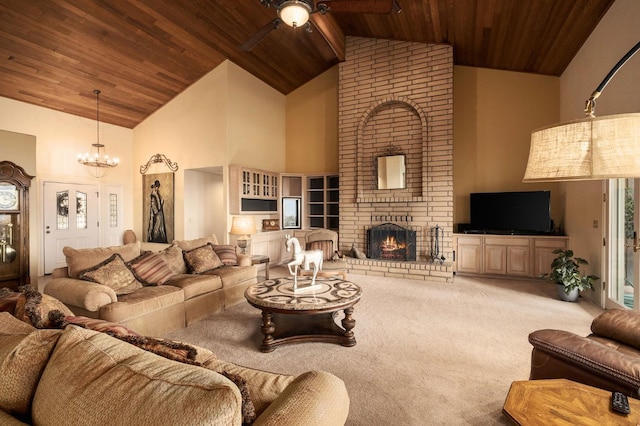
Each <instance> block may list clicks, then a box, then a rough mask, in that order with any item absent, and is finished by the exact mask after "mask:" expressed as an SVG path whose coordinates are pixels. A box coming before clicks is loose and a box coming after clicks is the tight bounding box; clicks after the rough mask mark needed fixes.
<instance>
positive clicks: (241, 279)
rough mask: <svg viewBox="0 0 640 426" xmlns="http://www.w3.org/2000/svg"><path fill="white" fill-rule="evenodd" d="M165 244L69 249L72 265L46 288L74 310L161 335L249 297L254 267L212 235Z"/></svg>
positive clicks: (68, 259) (254, 278) (55, 274)
mask: <svg viewBox="0 0 640 426" xmlns="http://www.w3.org/2000/svg"><path fill="white" fill-rule="evenodd" d="M160 247H161V248H162V250H159V251H147V250H141V244H140V242H139V241H134V242H129V243H127V244H123V245H121V246H112V247H99V248H90V249H73V248H71V247H65V248H64V249H63V253H64V255H65V258H66V262H67V266H66V267H63V268H57V269H55V270H54V271H53V272H52V274H51V276H52V279H51V280H50V281H49V282H48V283H47V284H46V285H45V287H44V293H45V294H47V295H50V296H53V297H55V298H56V299H58V300H60V301H62V302H63V303H64V304H65V305H67V306H68V307H69V308H70V309H71V310H72V311H73V312H74V313H75V315H80V316H86V317H90V318H98V319H103V320H106V321H110V322H116V323H121V324H124V325H127V326H129V327H131V328H133V329H135V330H136V331H138V332H139V333H141V334H143V335H146V336H159V337H160V336H163V335H165V334H166V333H168V332H170V331H173V330H176V329H179V328H183V327H186V326H187V325H189V324H191V323H193V322H196V321H198V320H200V319H202V318H204V317H206V316H209V315H211V314H212V313H215V312H220V311H222V310H224V309H225V307H229V306H232V305H235V304H237V303H240V302H241V301H243V300H244V296H243V294H244V290H245V289H246V288H247V287H248V286H250V285H251V284H255V283H256V282H257V268H256V266H253V265H252V264H251V258H250V257H249V256H247V255H242V254H236V250H235V247H234V246H229V245H220V244H218V240H217V238H216V236H215V235H211V236H209V237H205V238H199V239H194V240H182V241H174V242H173V244H171V245H168V246H160Z"/></svg>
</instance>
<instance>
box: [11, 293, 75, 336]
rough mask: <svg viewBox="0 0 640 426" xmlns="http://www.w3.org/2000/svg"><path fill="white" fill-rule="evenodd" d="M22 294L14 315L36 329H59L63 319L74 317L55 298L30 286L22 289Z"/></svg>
mask: <svg viewBox="0 0 640 426" xmlns="http://www.w3.org/2000/svg"><path fill="white" fill-rule="evenodd" d="M20 293H21V294H20V295H19V297H18V301H17V302H16V308H15V311H14V315H15V317H16V318H18V319H19V320H22V321H24V322H26V323H28V324H31V325H32V326H34V327H36V328H58V325H59V322H60V319H61V318H64V317H65V316H67V315H73V312H71V310H70V309H69V308H67V307H66V306H65V305H64V303H62V302H60V301H59V300H58V299H56V298H55V297H51V296H49V295H47V294H41V293H40V292H39V291H38V290H36V289H35V288H33V287H31V286H30V285H25V286H22V287H20Z"/></svg>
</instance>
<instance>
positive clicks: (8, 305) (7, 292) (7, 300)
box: [0, 287, 20, 315]
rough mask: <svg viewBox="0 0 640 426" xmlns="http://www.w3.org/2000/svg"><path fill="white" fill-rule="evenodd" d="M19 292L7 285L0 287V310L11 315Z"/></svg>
mask: <svg viewBox="0 0 640 426" xmlns="http://www.w3.org/2000/svg"><path fill="white" fill-rule="evenodd" d="M18 297H20V293H18V292H17V291H13V290H11V289H10V288H8V287H2V288H0V312H9V313H11V314H12V315H13V313H14V312H15V310H16V303H18Z"/></svg>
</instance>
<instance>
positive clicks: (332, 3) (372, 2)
mask: <svg viewBox="0 0 640 426" xmlns="http://www.w3.org/2000/svg"><path fill="white" fill-rule="evenodd" d="M394 3H395V1H394V0H319V1H317V2H316V7H317V6H318V5H321V4H324V5H326V6H327V7H328V8H329V11H330V12H335V13H375V14H390V13H391V12H392V11H393V10H394Z"/></svg>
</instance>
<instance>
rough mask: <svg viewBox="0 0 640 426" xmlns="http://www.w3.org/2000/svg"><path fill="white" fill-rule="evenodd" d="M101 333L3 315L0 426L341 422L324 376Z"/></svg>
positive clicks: (331, 382) (341, 393)
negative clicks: (258, 367)
mask: <svg viewBox="0 0 640 426" xmlns="http://www.w3.org/2000/svg"><path fill="white" fill-rule="evenodd" d="M43 297H45V296H43ZM1 300H2V299H0V301H1ZM5 308H6V306H5ZM97 322H98V323H99V324H102V325H105V324H104V323H103V322H101V321H100V320H97ZM85 324H87V323H86V322H85ZM106 325H107V326H108V327H109V331H108V332H100V331H96V330H95V329H94V330H92V329H89V328H83V327H80V326H78V325H73V324H70V325H66V326H65V327H64V329H53V328H48V329H37V328H34V327H33V326H32V325H31V324H29V323H27V322H25V321H24V320H20V319H18V318H17V317H16V316H14V315H12V314H11V313H9V312H0V377H1V378H2V379H1V380H0V424H2V425H8V426H11V425H38V426H48V425H56V426H58V425H84V426H92V425H96V426H97V425H106V424H109V425H154V424H157V425H159V424H166V425H175V426H180V425H199V426H200V425H241V424H243V425H247V424H251V423H252V424H253V425H255V426H260V425H273V426H276V425H278V426H280V425H305V426H314V425H318V426H320V425H322V426H338V425H344V423H345V421H346V419H347V416H348V413H349V396H348V394H347V391H346V388H345V385H344V382H343V381H342V380H340V379H339V378H337V377H336V376H334V375H332V374H330V373H327V372H322V371H309V372H306V373H303V374H300V375H299V376H297V377H294V376H290V375H283V374H275V373H269V372H265V371H260V370H255V369H251V368H245V367H242V366H240V365H237V364H234V363H231V362H226V361H223V360H220V359H218V358H217V357H216V356H215V355H214V354H213V353H212V352H211V351H209V350H207V349H204V348H200V347H194V346H188V345H184V344H178V343H173V342H167V341H161V340H158V339H147V338H144V337H140V336H137V335H135V336H132V335H128V334H126V333H127V330H124V333H125V334H121V333H122V332H123V329H122V326H119V325H114V324H106ZM109 333H111V334H109ZM116 335H117V336H120V337H116ZM125 338H133V339H138V340H134V343H137V344H138V345H135V344H132V343H130V342H128V341H123V339H125ZM150 340H151V341H150ZM158 342H161V343H166V345H158ZM140 343H142V345H140ZM145 345H146V346H145ZM150 345H151V346H150ZM159 346H160V347H161V348H162V349H163V351H160V350H159V349H158V347H159ZM145 348H146V349H145ZM152 349H153V350H152ZM154 351H155V353H154ZM159 353H161V354H163V355H164V356H161V355H159ZM169 353H171V354H172V356H171V359H167V355H168V354H169Z"/></svg>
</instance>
